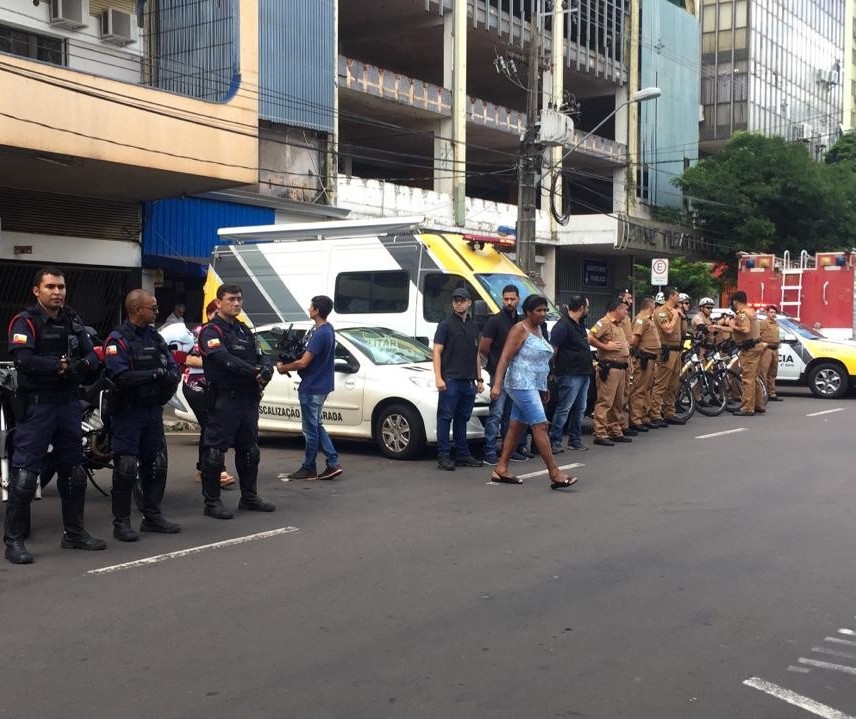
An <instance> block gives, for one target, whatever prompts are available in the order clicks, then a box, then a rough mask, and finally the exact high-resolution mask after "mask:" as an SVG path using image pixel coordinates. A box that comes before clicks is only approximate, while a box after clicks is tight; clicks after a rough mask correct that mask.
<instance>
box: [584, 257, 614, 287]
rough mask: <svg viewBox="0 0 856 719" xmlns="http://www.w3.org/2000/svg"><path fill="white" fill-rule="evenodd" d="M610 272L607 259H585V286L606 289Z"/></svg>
mask: <svg viewBox="0 0 856 719" xmlns="http://www.w3.org/2000/svg"><path fill="white" fill-rule="evenodd" d="M608 274H609V273H608V272H607V266H606V260H583V287H596V288H599V289H600V288H602V289H606V288H607V287H608V286H609V285H608V284H607V280H608Z"/></svg>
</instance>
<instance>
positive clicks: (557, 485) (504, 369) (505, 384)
mask: <svg viewBox="0 0 856 719" xmlns="http://www.w3.org/2000/svg"><path fill="white" fill-rule="evenodd" d="M523 315H524V317H523V320H522V321H521V322H518V323H517V324H516V325H514V327H513V328H512V329H511V330H510V331H509V333H508V338H507V339H506V341H505V346H504V347H503V350H502V355H501V356H500V358H499V363H498V364H497V367H496V381H495V382H494V383H493V386H492V387H491V389H490V396H491V399H496V398H497V397H499V395H500V393H501V392H502V390H503V388H504V389H505V392H506V394H507V395H508V398H509V399H510V400H511V422H510V424H509V426H508V432H506V434H505V440H504V442H503V444H502V456H501V457H500V459H499V463H498V464H497V465H496V467H495V468H494V470H493V472H492V473H491V476H490V478H491V481H493V482H502V483H505V484H522V483H523V480H521V479H519V478H517V477H515V476H514V475H511V474H509V473H508V462H509V460H510V459H511V455H512V454H513V453H514V450H515V448H516V447H517V445H518V443H519V442H520V437H521V436H522V435H523V432H524V431H525V430H526V427H527V426H529V427H531V428H532V439H533V440H534V442H535V446H536V447H537V448H538V452H539V453H540V454H541V457H542V459H543V460H544V464H546V465H547V471H548V473H549V476H550V488H551V489H563V488H566V487H570V486H571V485H573V484H575V483H576V481H577V478H576V477H571V476H569V475H567V474H564V473H563V472H562V471H561V470H560V469H559V467H558V465H557V464H556V460H555V459H554V458H553V453H552V452H551V451H550V438H549V436H548V434H547V430H548V429H549V427H550V424H549V422H548V421H547V415H546V413H545V412H544V402H546V401H547V400H548V399H549V397H548V393H547V376H548V375H549V374H550V359H551V358H552V357H553V346H552V345H551V344H550V343H549V342H547V340H545V339H544V337H543V336H542V334H541V325H542V324H543V323H544V319H545V318H546V316H547V300H546V298H544V297H542V296H541V295H529V297H527V298H526V299H525V300H524V302H523Z"/></svg>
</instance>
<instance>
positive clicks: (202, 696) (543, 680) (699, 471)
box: [0, 391, 856, 719]
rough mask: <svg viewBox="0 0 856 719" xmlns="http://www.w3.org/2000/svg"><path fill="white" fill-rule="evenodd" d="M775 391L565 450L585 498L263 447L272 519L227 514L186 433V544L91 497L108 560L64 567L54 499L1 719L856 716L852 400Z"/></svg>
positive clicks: (360, 453) (14, 644) (15, 615)
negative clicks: (124, 527)
mask: <svg viewBox="0 0 856 719" xmlns="http://www.w3.org/2000/svg"><path fill="white" fill-rule="evenodd" d="M784 395H785V396H786V397H787V400H786V401H785V402H782V403H779V404H775V405H771V406H770V411H769V413H768V414H767V415H766V416H764V417H753V418H738V417H732V416H730V415H727V416H722V417H719V418H713V419H708V418H704V417H699V416H697V417H695V418H694V419H693V420H692V421H691V422H690V423H689V424H688V425H687V426H686V427H671V428H669V429H664V430H659V431H657V432H655V433H649V434H648V435H646V436H643V437H640V438H639V439H638V440H636V441H634V442H633V444H628V445H624V446H617V447H613V448H605V447H593V448H592V449H591V451H588V452H574V453H565V454H563V455H561V459H562V464H566V463H570V462H579V463H582V464H583V465H584V466H581V467H579V468H577V469H575V470H573V471H574V472H575V473H577V474H579V476H580V482H579V484H578V485H577V486H576V487H575V488H574V490H573V491H569V492H557V491H550V489H549V487H548V483H547V479H546V476H545V475H540V476H537V477H532V478H529V479H527V480H526V482H525V484H523V485H522V486H508V485H491V484H488V483H487V479H488V476H489V473H488V471H487V470H486V469H485V470H479V469H469V470H463V469H460V470H458V471H456V472H454V473H451V472H450V473H445V472H439V471H437V470H436V469H435V467H434V463H433V462H432V461H431V460H429V459H426V460H425V461H422V462H415V463H396V462H392V461H387V460H385V459H382V458H381V457H380V456H379V454H378V453H377V452H376V451H375V450H374V449H373V448H372V447H370V446H367V445H360V444H348V445H344V452H343V457H342V459H343V463H344V465H345V468H346V474H345V475H344V477H343V478H342V479H341V481H335V482H288V483H284V482H282V481H280V480H279V479H278V478H277V475H278V474H279V473H281V472H288V471H291V470H293V469H295V468H296V467H297V466H298V464H299V461H300V443H299V441H298V440H283V439H269V438H268V439H266V440H265V441H264V444H263V448H262V453H263V454H262V471H261V481H260V488H261V490H262V493H263V495H264V496H265V497H266V498H268V499H271V500H273V501H275V502H276V503H277V504H278V507H279V509H278V511H277V512H276V513H274V514H266V515H265V514H253V513H247V512H240V513H238V514H237V516H236V518H235V519H234V520H232V521H229V522H221V521H214V520H211V519H208V518H206V517H203V516H202V512H201V500H200V498H199V495H198V492H199V490H198V485H195V484H194V483H193V481H192V474H193V471H192V470H193V463H194V451H193V443H194V442H195V438H194V437H192V436H189V435H174V436H171V437H170V439H169V444H170V458H171V463H172V464H171V474H170V477H171V480H170V484H169V486H168V490H167V498H166V502H165V510H166V512H167V514H168V516H169V517H170V518H171V519H174V520H177V521H180V522H181V523H182V525H183V528H184V531H183V533H182V534H180V535H177V536H159V535H143V537H142V539H141V541H140V542H138V543H136V544H131V545H122V544H119V543H117V542H115V541H110V540H111V539H112V538H111V536H110V534H109V529H108V527H109V517H108V512H109V503H108V500H106V499H105V498H103V497H100V496H98V495H96V494H95V493H94V492H90V495H89V496H90V501H89V503H88V526H89V528H90V531H91V532H93V533H94V534H98V535H99V536H103V537H104V538H105V539H108V541H109V542H110V546H109V547H108V549H107V551H105V552H99V553H85V552H77V551H69V550H61V549H60V548H59V506H58V502H57V499H56V496H55V494H54V490H49V491H47V492H46V495H47V496H46V498H45V499H44V500H42V501H41V502H39V503H38V504H37V505H36V507H35V511H34V536H33V537H32V539H31V541H30V542H29V547H30V549H31V550H32V551H33V552H34V553H35V554H36V560H37V561H36V564H34V565H32V566H27V567H16V566H12V565H10V564H8V563H6V562H0V617H2V623H3V628H2V642H0V647H1V648H2V656H3V664H2V671H0V716H9V717H16V718H18V717H20V718H22V719H25V718H28V717H39V718H41V719H45V718H46V717H68V716H87V717H98V718H100V717H123V719H135V718H136V717H140V718H143V717H145V718H146V719H149V718H151V717H161V718H164V717H182V718H186V719H191V718H194V717H200V718H201V717H206V718H210V717H289V718H291V717H299V718H304V717H305V718H312V719H316V718H317V719H326V718H327V717H331V718H332V717H347V718H348V719H362V718H365V719H381V718H383V717H405V718H407V719H411V718H421V717H432V718H433V717H443V718H449V717H478V718H481V717H633V718H639V717H643V718H647V717H651V718H652V719H653V718H657V719H662V718H671V717H676V718H677V717H680V718H681V719H683V718H695V717H699V718H702V717H703V718H705V719H708V718H711V719H712V718H714V717H715V718H717V719H719V718H722V717H747V718H752V719H759V718H771V719H772V718H775V719H791V718H793V719H797V718H798V717H810V716H823V717H838V718H839V719H844V718H845V717H848V716H856V684H854V681H853V680H854V673H856V668H854V667H856V618H854V616H856V576H854V566H853V547H854V546H856V522H854V521H853V519H852V518H853V516H854V513H856V512H855V511H854V510H856V493H854V490H853V479H854V469H853V465H854V459H856V453H854V445H853V437H852V427H853V420H854V414H856V401H854V399H853V398H847V399H844V400H840V401H820V400H815V399H813V398H811V397H810V396H808V395H807V393H805V392H803V391H794V392H787V391H786V392H785V393H784ZM817 412H827V413H826V414H817V415H815V416H809V415H812V414H813V413H817ZM729 430H740V431H736V432H733V433H731V434H724V435H719V436H707V437H705V435H711V434H714V433H719V432H725V431H729ZM542 467H543V465H542V464H541V463H540V461H539V460H537V459H536V460H531V461H530V462H528V463H526V464H521V465H518V467H516V469H518V471H519V473H529V472H537V471H538V470H540V469H542ZM100 479H101V480H103V481H104V483H105V484H109V477H108V476H107V475H106V474H105V473H102V476H101V477H100ZM225 499H226V502H227V504H237V492H229V493H226V494H225ZM289 528H294V531H289ZM271 530H282V531H281V532H280V533H274V534H272V535H269V536H265V537H261V538H252V539H251V541H246V542H245V543H236V544H226V545H219V546H214V547H209V548H205V549H202V550H201V551H198V552H195V553H190V554H186V555H184V556H177V557H172V558H163V557H161V558H162V559H163V561H159V562H157V563H153V564H135V565H131V566H129V567H127V568H124V569H123V568H119V569H116V570H115V571H110V572H104V573H90V572H92V570H98V569H103V568H109V567H115V565H120V564H122V563H127V562H134V561H136V560H142V559H146V558H151V557H158V555H163V554H164V553H170V552H175V551H178V550H188V549H194V548H199V547H202V546H203V545H208V544H211V543H217V542H223V541H226V540H230V539H236V538H245V537H249V536H250V535H255V534H257V533H260V532H267V531H271ZM747 680H748V681H749V682H750V684H752V685H754V686H748V685H747V684H746V683H745V682H746V681H747ZM756 687H757V688H756ZM776 694H778V695H779V696H775V695H776ZM780 697H781V698H780ZM810 701H812V702H814V704H807V702H810ZM788 702H796V703H798V704H799V703H803V705H805V706H807V707H808V709H806V708H800V707H798V706H794V705H793V704H791V703H788ZM836 712H837V713H836Z"/></svg>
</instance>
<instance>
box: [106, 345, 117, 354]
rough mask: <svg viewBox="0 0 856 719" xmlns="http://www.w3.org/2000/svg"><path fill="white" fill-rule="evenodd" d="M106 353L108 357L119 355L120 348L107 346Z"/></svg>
mask: <svg viewBox="0 0 856 719" xmlns="http://www.w3.org/2000/svg"><path fill="white" fill-rule="evenodd" d="M105 352H106V353H107V354H108V355H117V354H119V348H118V347H117V346H116V345H107V349H106V350H105Z"/></svg>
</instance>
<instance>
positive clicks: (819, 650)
mask: <svg viewBox="0 0 856 719" xmlns="http://www.w3.org/2000/svg"><path fill="white" fill-rule="evenodd" d="M811 650H812V651H813V652H814V653H815V654H826V655H827V656H830V657H838V658H839V659H856V654H854V653H853V652H842V651H840V650H838V649H830V648H829V647H812V648H811Z"/></svg>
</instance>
